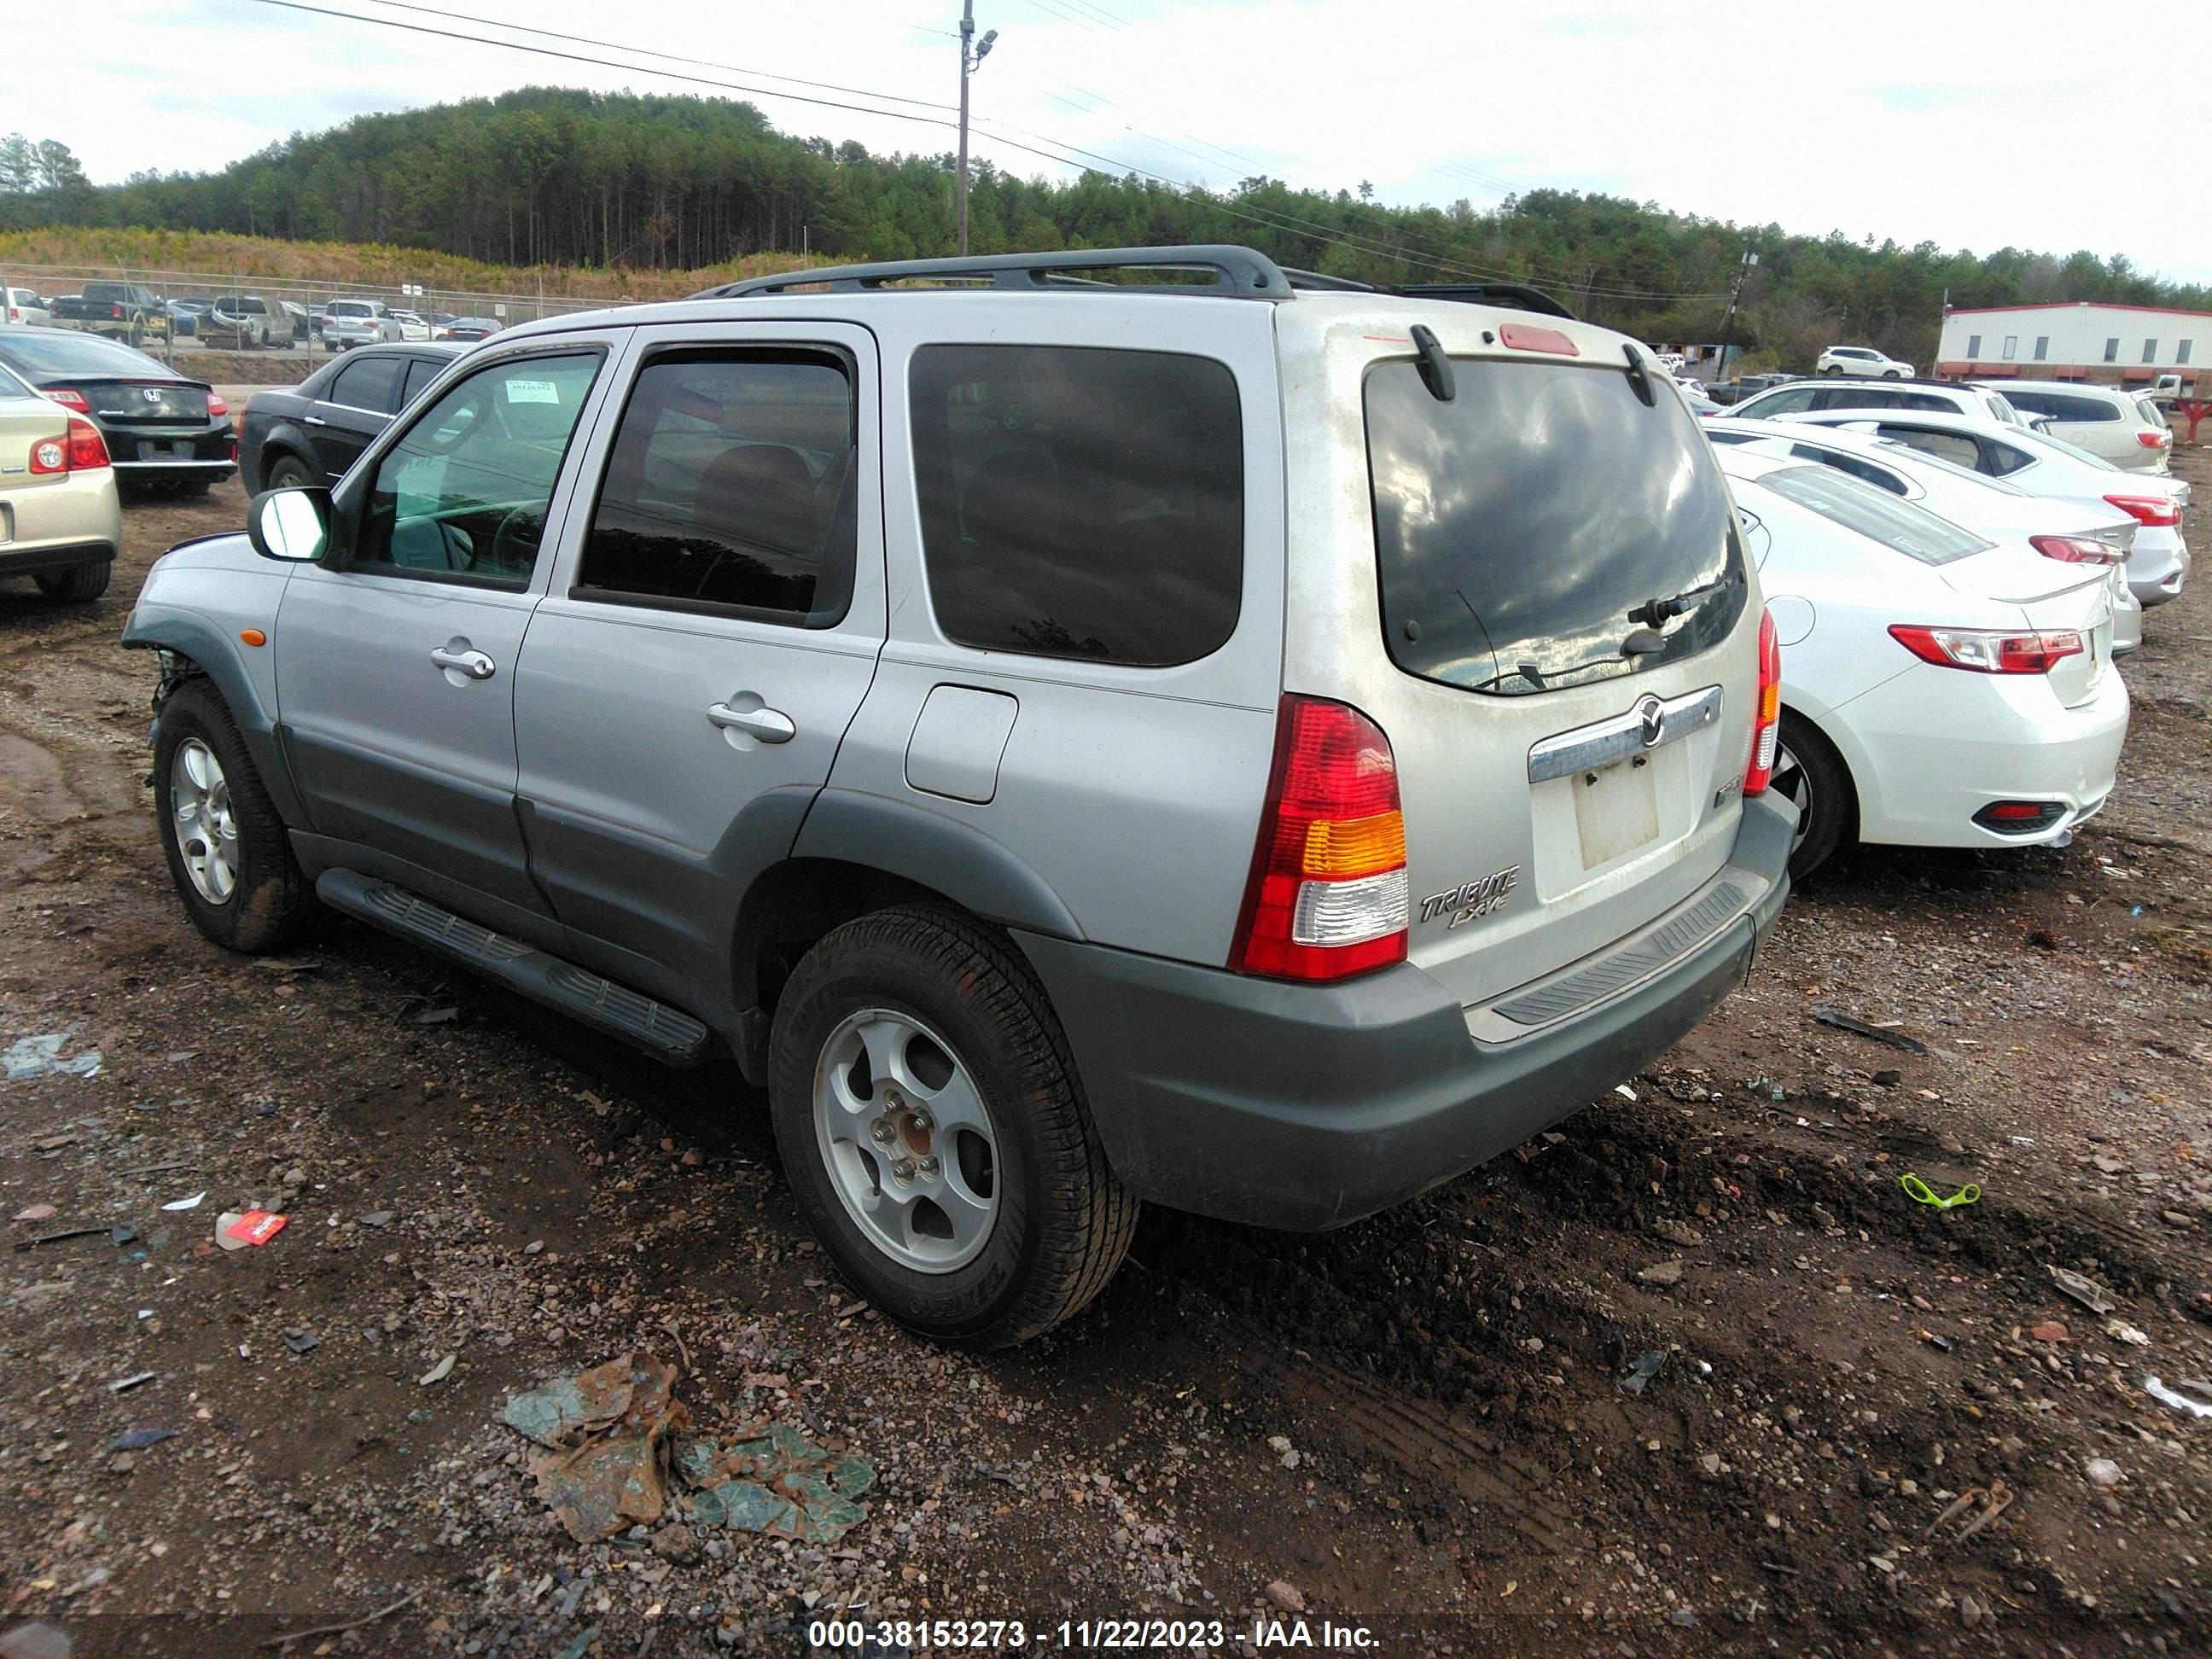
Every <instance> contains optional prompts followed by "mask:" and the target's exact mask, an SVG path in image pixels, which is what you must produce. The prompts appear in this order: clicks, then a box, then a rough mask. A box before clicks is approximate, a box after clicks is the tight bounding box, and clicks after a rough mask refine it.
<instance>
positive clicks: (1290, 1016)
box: [1016, 799, 1796, 1231]
mask: <svg viewBox="0 0 2212 1659" xmlns="http://www.w3.org/2000/svg"><path fill="white" fill-rule="evenodd" d="M1795 823H1796V819H1795V816H1794V814H1793V813H1792V811H1791V810H1790V807H1789V805H1787V804H1786V803H1784V802H1781V801H1779V800H1776V799H1756V800H1753V801H1748V802H1747V803H1745V808H1744V816H1743V826H1742V828H1741V830H1740V831H1739V832H1738V834H1737V837H1736V844H1735V850H1734V852H1733V854H1731V860H1730V864H1729V867H1728V869H1727V870H1724V871H1723V873H1722V876H1721V877H1719V878H1716V883H1717V884H1719V883H1723V882H1726V881H1729V880H1730V879H1731V878H1732V879H1734V880H1735V882H1736V883H1738V884H1740V885H1741V889H1742V890H1744V891H1745V892H1747V893H1748V894H1751V895H1753V897H1752V898H1751V900H1750V902H1748V903H1747V904H1745V905H1744V906H1742V907H1741V908H1740V909H1737V910H1735V912H1734V913H1732V914H1730V915H1728V916H1727V917H1726V918H1725V920H1723V921H1721V922H1720V924H1719V925H1718V926H1717V927H1715V928H1714V929H1713V931H1711V933H1709V934H1707V935H1706V936H1705V937H1704V938H1703V939H1701V940H1699V942H1697V943H1695V944H1694V945H1691V946H1690V947H1689V948H1688V949H1686V950H1684V951H1682V952H1681V953H1680V954H1679V955H1677V956H1674V957H1672V958H1671V959H1670V960H1668V961H1667V962H1666V963H1665V965H1664V966H1662V967H1660V968H1658V969H1656V971H1652V972H1650V973H1649V974H1647V975H1644V976H1643V977H1641V978H1638V979H1637V980H1635V981H1633V982H1632V983H1629V984H1627V985H1626V987H1625V988H1623V989H1621V990H1620V991H1619V992H1618V993H1616V994H1611V995H1607V996H1602V997H1601V998H1599V999H1597V1000H1594V1001H1592V1002H1590V1003H1589V1005H1588V1006H1585V1007H1583V1008H1582V1009H1580V1010H1579V1011H1578V1012H1574V1013H1571V1014H1569V1015H1567V1016H1565V1017H1564V1018H1559V1019H1556V1020H1554V1021H1553V1022H1552V1023H1551V1024H1546V1025H1541V1026H1536V1027H1533V1028H1530V1029H1529V1030H1528V1033H1527V1035H1525V1036H1517V1037H1514V1038H1512V1039H1511V1040H1510V1041H1501V1042H1492V1041H1484V1040H1482V1039H1481V1038H1480V1037H1478V1036H1475V1035H1474V1030H1475V1029H1477V1028H1480V1029H1481V1030H1485V1031H1491V1030H1496V1029H1498V1017H1497V1015H1496V1013H1495V1011H1494V1010H1493V1009H1491V1008H1483V1009H1473V1010H1470V1009H1465V1008H1462V1006H1460V1004H1459V1001H1458V1000H1457V999H1456V998H1455V997H1454V996H1452V995H1451V994H1449V992H1447V991H1446V990H1445V989H1444V988H1443V987H1442V986H1440V985H1439V984H1437V981H1435V980H1433V979H1431V977H1430V976H1429V975H1426V974H1425V973H1423V972H1422V971H1421V970H1420V969H1418V968H1415V967H1413V966H1412V965H1411V964H1409V963H1408V964H1401V965H1400V966H1398V967H1395V968H1391V969H1386V970H1384V971H1383V972H1381V973H1378V974H1374V975H1369V976H1367V977H1365V978H1363V979H1358V980H1353V981H1350V982H1349V983H1347V984H1344V985H1340V986H1329V987H1314V986H1300V985H1286V984H1283V983H1280V982H1279V981H1272V980H1261V979H1253V978H1249V977H1247V976H1245V975H1239V974H1232V973H1230V972H1227V971H1226V970H1225V969H1211V968H1199V967H1194V966H1191V965H1189V964H1188V963H1173V962H1166V961H1163V960H1161V959H1159V958H1158V957H1142V956H1137V955H1133V954H1132V953H1130V952H1127V951H1115V950H1111V949H1109V948H1107V947H1105V946H1102V945H1084V944H1076V943H1073V942H1070V941H1068V940H1065V939H1048V938H1044V937H1042V936H1038V935H1034V934H1018V935H1016V938H1017V940H1018V943H1019V944H1020V945H1021V947H1022V949H1023V950H1024V951H1025V952H1026V953H1027V954H1028V956H1029V958H1030V962H1031V963H1033V964H1034V965H1035V967H1036V970H1037V973H1038V975H1039V976H1040V977H1041V978H1042V980H1043V981H1044V985H1045V989H1046V991H1047V993H1048V994H1049V995H1050V997H1051V998H1052V1000H1053V1004H1054V1008H1055V1009H1056V1010H1057V1011H1058V1012H1059V1014H1060V1021H1061V1024H1062V1025H1063V1027H1064V1028H1065V1030H1066V1033H1067V1038H1068V1042H1069V1045H1070V1047H1071V1048H1073V1052H1074V1056H1075V1060H1076V1066H1077V1070H1078V1071H1079V1073H1080V1075H1081V1077H1082V1079H1083V1084H1084V1088H1085V1093H1086V1095H1087V1097H1088V1098H1089V1101H1090V1103H1091V1115H1092V1119H1093V1121H1094V1122H1095V1123H1096V1125H1097V1130H1098V1133H1099V1138H1100V1139H1101V1140H1102V1141H1103V1143H1104V1145H1105V1147H1106V1154H1107V1158H1108V1160H1109V1162H1110V1163H1111V1164H1112V1165H1113V1167H1114V1170H1115V1175H1116V1176H1118V1177H1119V1178H1120V1179H1121V1182H1122V1183H1123V1184H1124V1185H1125V1186H1127V1187H1128V1188H1130V1189H1131V1190H1132V1191H1133V1192H1134V1193H1135V1194H1137V1195H1138V1196H1139V1197H1140V1198H1143V1199H1146V1200H1150V1201H1152V1202H1155V1203H1159V1204H1164V1205H1166V1206H1170V1207H1172V1208H1175V1209H1181V1210H1189V1211H1193V1212H1197V1213H1199V1214H1201V1215H1208V1216H1213V1217H1217V1218H1220V1219H1223V1220H1228V1221H1237V1222H1244V1223H1248V1224H1250V1225H1258V1226H1267V1227H1280V1228H1285V1229H1291V1230H1294V1231H1320V1230H1322V1229H1324V1228H1328V1227H1334V1226H1340V1225H1343V1224H1345V1223H1346V1222H1349V1221H1356V1220H1358V1218H1361V1217H1362V1216H1365V1215H1370V1214H1372V1213H1373V1212H1376V1211H1377V1210H1380V1209H1383V1208H1385V1207H1387V1206H1389V1205H1392V1204H1395V1203H1397V1202H1399V1201H1401V1200H1404V1199H1407V1198H1411V1197H1413V1195H1414V1194H1418V1193H1420V1192H1423V1191H1425V1190H1426V1189H1427V1188H1431V1187H1433V1186H1436V1185H1437V1183H1439V1182H1443V1181H1448V1180H1449V1179H1450V1178H1451V1177H1452V1176H1456V1175H1459V1174H1462V1173H1463V1172H1464V1171H1466V1170H1470V1169H1472V1168H1474V1166H1475V1165H1477V1164H1481V1163H1483V1162H1485V1161H1486V1160H1487V1159H1489V1158H1494V1157H1496V1156H1497V1155H1498V1153H1500V1152H1504V1151H1505V1150H1507V1149H1508V1148H1509V1147H1511V1146H1516V1145H1518V1144H1519V1143H1520V1142H1521V1141H1522V1140H1524V1139H1527V1138H1528V1136H1529V1135H1531V1134H1534V1133H1536V1132H1537V1131H1538V1130H1541V1129H1543V1128H1545V1127H1548V1126H1549V1125H1551V1124H1553V1123H1555V1122H1557V1121H1559V1120H1560V1119H1561V1118H1563V1117H1565V1116H1567V1115H1570V1114H1571V1113H1572V1112H1574V1111H1575V1110H1577V1109H1579V1108H1580V1107H1582V1106H1583V1104H1585V1103H1588V1102H1589V1101H1590V1100H1591V1099H1593V1098H1594V1097H1596V1096H1598V1095H1600V1094H1601V1093H1603V1092H1604V1091H1606V1090H1607V1089H1608V1088H1610V1087H1611V1086H1612V1085H1614V1084H1616V1083H1619V1082H1620V1081H1621V1080H1622V1079H1625V1078H1626V1077H1629V1076H1632V1074H1633V1073H1635V1072H1636V1071H1638V1069H1639V1068H1640V1067H1642V1066H1644V1065H1646V1064H1648V1063H1649V1062H1650V1060H1652V1059H1653V1058H1654V1057H1656V1055H1658V1054H1661V1053H1662V1052H1664V1051H1665V1050H1666V1049H1667V1048H1668V1047H1669V1046H1671V1045H1672V1044H1673V1043H1674V1042H1675V1041H1676V1040H1678V1039H1679V1038H1680V1036H1682V1035H1683V1034H1684V1033H1685V1032H1686V1031H1687V1030H1689V1029H1690V1028H1691V1027H1692V1026H1693V1025H1695V1024H1697V1023H1698V1022H1699V1020H1700V1019H1701V1018H1704V1017H1705V1014H1706V1013H1707V1012H1710V1011H1711V1009H1712V1008H1713V1006H1715V1005H1716V1004H1717V1003H1718V1002H1720V1000H1722V999H1723V997H1725V996H1726V995H1727V994H1729V992H1730V991H1731V990H1733V989H1735V987H1737V986H1739V985H1741V983H1742V982H1743V980H1744V977H1745V975H1747V974H1748V973H1749V971H1750V969H1751V964H1752V962H1753V957H1755V955H1756V954H1757V951H1758V947H1759V940H1760V939H1762V938H1763V937H1764V936H1765V933H1766V931H1767V929H1768V928H1769V927H1771V926H1772V924H1773V921H1774V918H1775V916H1776V915H1778V913H1779V912H1780V910H1781V908H1782V903H1783V900H1784V896H1786V894H1787V892H1788V890H1789V878H1788V876H1787V875H1786V873H1785V870H1784V867H1785V866H1786V865H1787V863H1788V860H1789V854H1790V834H1791V831H1792V829H1794V828H1795ZM1517 995H1519V994H1518V993H1514V994H1508V996H1507V997H1505V998H1503V999H1500V1001H1502V1002H1510V1001H1512V1000H1514V999H1515V997H1516V996H1517Z"/></svg>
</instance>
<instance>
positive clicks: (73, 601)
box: [32, 559, 115, 605]
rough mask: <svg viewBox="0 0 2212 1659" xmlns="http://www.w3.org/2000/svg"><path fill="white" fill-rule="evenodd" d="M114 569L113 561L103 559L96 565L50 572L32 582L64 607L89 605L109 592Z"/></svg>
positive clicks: (84, 565) (78, 566) (49, 597)
mask: <svg viewBox="0 0 2212 1659" xmlns="http://www.w3.org/2000/svg"><path fill="white" fill-rule="evenodd" d="M114 568H115V562H114V561H113V560H112V559H102V560H100V562H98V563H96V564H81V565H77V566H76V567H74V568H70V569H68V570H52V571H48V572H47V573H46V574H45V575H42V576H36V577H33V579H32V580H34V581H36V582H37V583H38V584H39V592H41V593H43V594H45V595H46V597H47V598H48V599H59V600H60V601H61V602H62V603H63V604H64V605H89V604H91V603H92V601H93V600H94V599H98V598H99V597H100V595H101V594H103V593H105V592H107V579H108V577H109V575H110V574H112V572H113V570H114Z"/></svg>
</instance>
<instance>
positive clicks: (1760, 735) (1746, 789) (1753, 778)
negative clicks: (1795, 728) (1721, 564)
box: [1743, 611, 1782, 795]
mask: <svg viewBox="0 0 2212 1659" xmlns="http://www.w3.org/2000/svg"><path fill="white" fill-rule="evenodd" d="M1752 708H1753V720H1752V725H1751V760H1750V762H1749V763H1748V764H1747V765H1746V766H1745V768H1744V769H1743V793H1745V794H1747V795H1763V794H1765V793H1766V786H1767V785H1768V784H1770V783H1771V782H1773V781H1774V757H1775V752H1776V750H1778V749H1779V748H1780V746H1781V743H1782V642H1781V641H1780V639H1779V638H1778V636H1777V635H1776V634H1775V631H1774V613H1773V612H1772V611H1760V612H1759V699H1758V701H1757V702H1754V703H1753V705H1752Z"/></svg>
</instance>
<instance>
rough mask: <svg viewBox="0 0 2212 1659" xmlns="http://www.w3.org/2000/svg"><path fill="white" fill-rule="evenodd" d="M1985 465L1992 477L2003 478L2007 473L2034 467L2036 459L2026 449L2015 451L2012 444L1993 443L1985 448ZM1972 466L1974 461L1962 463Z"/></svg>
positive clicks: (1962, 463)
mask: <svg viewBox="0 0 2212 1659" xmlns="http://www.w3.org/2000/svg"><path fill="white" fill-rule="evenodd" d="M1983 453H1984V458H1985V461H1984V464H1985V465H1986V468H1987V470H1988V471H1989V474H1990V477H1996V478H2002V477H2004V476H2005V475H2006V474H2007V473H2009V472H2017V471H2020V470H2021V468H2022V467H2024V466H2033V465H2035V457H2034V456H2033V455H2031V454H2029V453H2027V451H2026V450H2024V449H2015V448H2014V447H2012V446H2011V445H2010V444H2000V443H1991V444H1986V445H1984V446H1983ZM1960 465H1965V466H1972V465H1973V463H1972V461H1965V462H1961V463H1960Z"/></svg>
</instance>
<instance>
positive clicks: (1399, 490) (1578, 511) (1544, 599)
mask: <svg viewBox="0 0 2212 1659" xmlns="http://www.w3.org/2000/svg"><path fill="white" fill-rule="evenodd" d="M1455 366H1456V368H1457V370H1458V373H1457V375H1456V377H1455V378H1456V382H1457V395H1456V396H1455V398H1453V400H1452V401H1451V402H1449V403H1439V402H1437V399H1436V398H1433V397H1431V395H1430V393H1429V391H1428V388H1427V387H1426V386H1425V385H1424V384H1423V383H1422V380H1421V378H1420V374H1419V370H1418V369H1417V368H1415V366H1414V365H1413V363H1411V362H1404V361H1391V362H1383V363H1380V364H1377V365H1376V368H1373V369H1372V370H1371V371H1370V373H1369V374H1368V376H1367V388H1366V407H1367V459H1368V469H1369V477H1370V484H1371V487H1372V489H1373V493H1374V511H1375V547H1376V565H1377V573H1378V574H1379V576H1380V579H1381V583H1382V597H1383V635H1384V640H1385V641H1386V643H1387V645H1388V647H1389V652H1390V657H1391V660H1393V661H1394V662H1395V663H1396V664H1397V665H1398V666H1399V667H1401V668H1402V669H1404V670H1405V671H1407V672H1408V673H1410V674H1416V675H1419V677H1420V678H1423V679H1429V680H1436V681H1439V682H1441V683H1443V684H1446V685H1455V686H1461V687H1464V688H1465V689H1467V690H1474V691H1482V692H1487V693H1491V694H1493V695H1497V696H1527V695H1530V694H1533V693H1535V692H1540V691H1547V690H1554V689H1557V688H1559V687H1561V686H1565V685H1587V684H1592V683H1593V682H1595V681H1598V680H1606V679H1613V678H1619V677H1620V676H1623V675H1626V674H1632V673H1634V672H1636V671H1638V670H1639V669H1644V668H1650V667H1656V666H1657V665H1661V664H1662V663H1671V662H1677V661H1680V660H1681V659H1684V658H1686V657H1690V656H1694V655H1695V654H1697V653H1699V652H1701V651H1704V650H1705V649H1707V648H1708V647H1711V646H1714V645H1717V644H1718V643H1719V642H1720V641H1723V640H1724V639H1725V638H1727V637H1728V635H1729V631H1730V630H1731V629H1733V628H1734V627H1735V623H1736V619H1737V617H1740V616H1741V614H1742V611H1743V607H1744V601H1745V595H1746V587H1745V579H1744V563H1743V550H1742V547H1741V544H1740V543H1739V542H1738V540H1737V538H1736V533H1735V522H1734V520H1733V518H1732V517H1731V515H1730V513H1729V502H1728V495H1727V492H1726V490H1725V489H1724V488H1723V485H1722V483H1721V477H1720V472H1719V469H1718V468H1717V467H1716V466H1715V465H1714V464H1713V460H1712V456H1711V452H1710V449H1709V447H1708V446H1707V444H1706V442H1705V436H1704V435H1703V433H1701V432H1700V431H1699V428H1698V423H1697V421H1696V419H1695V417H1693V416H1692V415H1691V414H1690V413H1689V411H1688V410H1686V409H1684V408H1683V407H1682V405H1681V404H1680V400H1678V399H1676V398H1657V399H1656V401H1655V403H1653V404H1645V403H1644V401H1643V400H1642V399H1641V398H1638V396H1637V394H1636V392H1635V391H1634V389H1633V388H1632V386H1631V384H1630V382H1629V379H1628V376H1627V375H1626V374H1624V373H1622V372H1621V371H1620V370H1619V369H1616V368H1604V367H1599V366H1595V365H1591V366H1586V367H1585V366H1573V365H1568V364H1564V363H1535V362H1484V361H1481V360H1479V359H1469V358H1461V359H1457V360H1455ZM1713 584H1720V586H1718V588H1717V590H1716V591H1715V592H1712V593H1711V595H1710V596H1709V597H1707V598H1705V599H1704V601H1703V602H1702V603H1700V604H1698V605H1694V606H1692V609H1691V610H1690V611H1688V613H1687V614H1686V615H1685V616H1682V617H1678V618H1676V619H1675V620H1674V621H1672V622H1670V623H1668V625H1667V627H1666V629H1665V630H1664V632H1663V635H1662V637H1663V641H1664V642H1663V644H1662V647H1661V648H1660V649H1659V650H1657V651H1656V652H1650V653H1638V654H1635V655H1625V654H1623V653H1622V651H1621V646H1622V643H1623V641H1626V638H1627V636H1628V635H1629V633H1630V632H1631V630H1632V629H1633V628H1634V626H1635V624H1634V623H1631V622H1630V621H1629V620H1628V613H1629V611H1632V610H1633V609H1635V608H1637V607H1638V606H1640V605H1643V604H1644V602H1645V601H1646V600H1649V599H1668V598H1672V597H1674V596H1675V595H1677V594H1686V593H1688V592H1690V591H1691V590H1692V589H1697V588H1704V587H1707V586H1711V585H1713Z"/></svg>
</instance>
